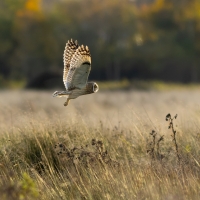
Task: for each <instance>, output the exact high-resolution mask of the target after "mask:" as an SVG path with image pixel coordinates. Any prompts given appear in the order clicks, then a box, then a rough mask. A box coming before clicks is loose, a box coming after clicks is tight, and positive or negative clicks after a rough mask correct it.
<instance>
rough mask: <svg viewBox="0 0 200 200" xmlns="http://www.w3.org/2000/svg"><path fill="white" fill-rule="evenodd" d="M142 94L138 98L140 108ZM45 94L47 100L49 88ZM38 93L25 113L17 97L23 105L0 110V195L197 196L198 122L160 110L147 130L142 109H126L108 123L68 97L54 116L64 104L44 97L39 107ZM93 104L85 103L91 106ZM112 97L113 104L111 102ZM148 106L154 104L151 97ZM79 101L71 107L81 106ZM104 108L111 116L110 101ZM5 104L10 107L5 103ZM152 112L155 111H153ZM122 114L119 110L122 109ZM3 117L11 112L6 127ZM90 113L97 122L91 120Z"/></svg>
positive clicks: (25, 95) (199, 168)
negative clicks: (67, 104) (66, 106)
mask: <svg viewBox="0 0 200 200" xmlns="http://www.w3.org/2000/svg"><path fill="white" fill-rule="evenodd" d="M34 94H35V95H32V93H22V97H23V98H29V100H30V99H32V97H35V96H36V97H37V95H38V93H34ZM121 94H122V95H126V94H125V93H115V98H116V101H118V100H119V99H120V98H121V97H120V95H121ZM15 95H16V94H15ZM31 95H32V97H31ZM101 95H102V96H101V97H99V99H102V100H104V96H103V95H109V94H107V93H105V94H101ZM112 95H113V93H112ZM134 95H136V94H135V93H134ZM137 95H142V94H140V93H139V94H137ZM149 95H150V94H148V96H147V97H148V98H147V100H148V101H147V102H144V104H143V105H144V106H146V107H147V105H149V97H150V96H149ZM157 95H158V96H159V95H163V94H160V93H159V94H154V95H153V97H154V98H155V101H157V100H156V99H159V98H157ZM173 95H174V94H173ZM12 96H13V95H12ZM129 96H130V94H128V96H127V97H129ZM44 97H45V99H47V98H48V95H46V96H45V95H44ZM117 97H118V98H117ZM4 98H6V94H5V97H4ZM91 98H95V97H92V96H91ZM137 98H139V97H137ZM142 98H144V96H143V97H142ZM161 98H164V97H163V96H162V97H161ZM161 98H160V99H161ZM177 98H178V97H177ZM42 99H43V96H40V97H38V98H37V101H33V99H32V101H31V102H32V104H30V103H28V105H29V106H30V105H31V106H30V109H29V111H28V112H27V113H24V108H25V107H26V106H25V105H23V104H21V103H20V101H19V103H18V104H17V105H23V106H22V107H21V110H20V109H19V107H18V109H19V110H18V109H17V107H15V106H14V107H13V108H12V115H10V114H8V113H9V112H6V111H5V110H4V116H1V118H0V120H1V122H3V124H2V125H1V135H0V141H1V142H0V168H1V170H0V176H1V179H0V196H1V197H2V198H1V199H11V200H14V199H48V200H49V199H52V200H53V199H95V200H96V199H199V195H200V190H199V188H200V181H199V180H200V164H199V163H200V155H199V151H200V145H199V142H200V137H199V133H198V124H196V126H192V127H190V126H188V127H184V125H181V124H180V121H178V119H179V118H181V115H179V116H178V118H177V119H176V117H175V118H173V116H171V115H167V116H166V114H167V113H164V114H163V117H162V118H161V119H160V123H158V122H157V123H158V124H154V126H155V127H154V128H155V129H156V130H152V128H151V126H150V125H149V120H148V118H147V117H144V116H143V115H142V112H143V113H144V112H145V111H144V110H142V109H141V108H139V111H140V114H138V115H136V116H134V115H132V118H130V117H127V118H126V117H125V121H121V122H119V121H118V120H119V119H117V121H118V124H112V123H110V124H107V123H106V121H105V120H103V118H99V116H98V115H97V112H95V113H94V114H91V116H89V112H90V113H92V111H91V110H88V112H87V114H88V115H86V116H85V115H84V113H81V112H79V113H76V112H75V111H74V110H73V109H74V108H73V104H72V105H71V108H70V107H69V109H65V110H64V113H65V115H64V114H63V116H62V117H60V116H59V115H58V114H57V112H59V113H60V114H61V110H57V109H59V107H60V106H61V109H63V105H62V104H61V105H60V104H59V105H57V107H56V106H55V104H54V103H52V102H51V101H49V106H50V107H51V108H49V109H48V108H47V107H45V106H42V107H43V108H44V110H43V111H42V112H41V110H40V106H41V104H43V103H44V101H43V100H42ZM126 99H129V98H126ZM178 99H179V98H178ZM16 100H17V95H16ZM131 100H132V99H131ZM179 100H180V99H179ZM8 101H12V100H8ZM91 101H92V100H91ZM99 101H100V100H99ZM109 101H111V99H109ZM86 102H87V101H85V102H84V103H85V104H86ZM124 102H126V101H125V100H124ZM134 102H137V99H135V101H134ZM138 102H141V101H138ZM163 102H164V103H163V105H165V101H163ZM167 102H169V101H167ZM57 103H58V102H57ZM78 103H79V102H77V104H78ZM87 103H88V102H87ZM109 103H110V104H111V102H109ZM77 104H76V105H77ZM93 104H94V102H93V103H92V102H89V104H86V105H90V106H91V107H92V108H93V109H96V107H95V105H93ZM112 104H114V105H113V106H116V107H117V103H116V104H115V103H114V102H113V103H112ZM126 104H127V105H128V103H127V102H126ZM8 105H10V104H8ZM13 105H14V104H13ZM137 105H139V103H137ZM150 105H151V106H152V107H153V108H158V107H159V105H158V103H156V102H155V104H153V103H151V104H150ZM54 106H55V107H54ZM101 106H102V105H101V104H99V105H97V107H101ZM171 106H173V104H171ZM80 107H81V106H80V105H79V106H78V107H77V110H81V109H80ZM175 107H176V106H175ZM175 107H173V108H175ZM103 108H104V109H106V110H107V112H108V113H107V114H108V115H109V113H111V115H110V116H112V117H113V118H117V116H116V115H113V108H112V107H110V108H107V107H104V105H103V106H102V108H101V109H103ZM5 109H6V110H7V111H9V108H8V107H6V108H5ZM51 109H52V110H51ZM123 109H125V108H123ZM166 109H169V108H168V107H167V108H166ZM15 111H16V112H15ZM39 111H40V112H39ZM53 111H54V112H53ZM120 112H121V113H122V111H120ZM129 112H131V111H130V108H129ZM162 112H163V111H162ZM157 113H158V116H159V110H157ZM104 114H105V113H104ZM99 115H101V112H100V110H99ZM105 115H106V114H105ZM128 115H129V113H128V112H126V115H125V116H128ZM187 115H188V116H187V117H188V118H186V119H188V122H190V123H191V120H190V119H189V116H190V113H188V114H187ZM9 116H12V117H13V119H12V123H13V124H14V125H12V126H10V121H9V119H10V118H9ZM16 116H18V117H16ZM20 116H21V117H20ZM64 116H66V117H64ZM122 116H123V115H122ZM154 116H155V115H154ZM165 116H166V119H167V121H165ZM191 116H192V115H191ZM193 116H194V115H193ZM196 116H197V115H196ZM92 117H93V118H96V121H92V120H91V119H93V118H92ZM123 117H124V116H123ZM135 117H136V118H135ZM101 119H102V120H101ZM128 119H129V120H130V122H131V123H130V124H129V125H128V122H127V120H128ZM133 119H134V121H133ZM137 119H138V121H137ZM87 120H88V121H87ZM152 121H153V122H152ZM197 121H198V119H197ZM197 121H196V122H197ZM22 122H23V123H22ZM90 122H91V124H90ZM161 122H163V124H161ZM152 123H154V119H153V118H152V119H151V124H152ZM123 124H125V125H123ZM177 125H178V126H177ZM159 126H162V129H160V128H159ZM169 126H170V127H169ZM164 130H165V131H164ZM175 131H176V133H175ZM175 142H176V143H175ZM176 145H177V147H178V151H177V147H176Z"/></svg>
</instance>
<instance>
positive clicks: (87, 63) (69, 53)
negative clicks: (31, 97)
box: [53, 39, 99, 106]
mask: <svg viewBox="0 0 200 200" xmlns="http://www.w3.org/2000/svg"><path fill="white" fill-rule="evenodd" d="M63 59H64V70H63V82H64V85H65V88H66V91H55V92H54V93H53V97H66V98H67V101H66V102H65V103H64V106H67V105H68V104H69V101H70V99H75V98H77V97H79V96H81V95H85V94H91V93H95V92H98V90H99V86H98V85H97V84H96V83H95V82H87V81H88V76H89V74H90V70H91V54H90V51H89V48H88V46H83V45H81V46H79V45H78V42H77V40H76V41H73V40H72V39H71V40H70V41H69V40H68V42H67V43H66V46H65V50H64V54H63Z"/></svg>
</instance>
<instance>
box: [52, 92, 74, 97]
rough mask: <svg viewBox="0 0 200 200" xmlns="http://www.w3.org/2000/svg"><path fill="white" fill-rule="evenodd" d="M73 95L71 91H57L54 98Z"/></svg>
mask: <svg viewBox="0 0 200 200" xmlns="http://www.w3.org/2000/svg"><path fill="white" fill-rule="evenodd" d="M69 94H71V92H69V91H55V92H54V93H53V94H52V96H53V97H68V95H69Z"/></svg>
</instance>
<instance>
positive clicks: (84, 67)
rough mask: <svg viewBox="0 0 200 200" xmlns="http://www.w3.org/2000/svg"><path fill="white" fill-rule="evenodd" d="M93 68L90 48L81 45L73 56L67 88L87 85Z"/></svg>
mask: <svg viewBox="0 0 200 200" xmlns="http://www.w3.org/2000/svg"><path fill="white" fill-rule="evenodd" d="M90 70H91V55H90V51H89V48H88V47H87V46H86V47H84V46H83V45H82V46H79V47H78V49H76V52H75V53H74V55H73V56H72V59H71V62H70V68H69V70H68V74H67V79H66V80H67V81H66V85H65V86H66V88H67V89H68V90H71V89H74V88H78V89H82V88H84V87H85V85H86V83H87V80H88V76H89V73H90Z"/></svg>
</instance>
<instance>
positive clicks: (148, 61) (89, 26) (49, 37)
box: [0, 0, 200, 87]
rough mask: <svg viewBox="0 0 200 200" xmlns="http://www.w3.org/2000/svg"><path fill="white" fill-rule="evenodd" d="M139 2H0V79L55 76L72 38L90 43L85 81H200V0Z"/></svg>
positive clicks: (45, 79)
mask: <svg viewBox="0 0 200 200" xmlns="http://www.w3.org/2000/svg"><path fill="white" fill-rule="evenodd" d="M138 2H139V1H138ZM138 2H137V1H128V0H111V1H108V0H73V1H72V0H66V1H64V0H63V1H58V0H51V1H50V0H46V1H45V0H43V1H42V0H18V1H16V0H2V1H0V47H1V48H0V84H1V83H2V82H3V81H5V80H16V81H20V80H25V81H27V84H28V85H29V86H34V85H35V84H38V87H40V86H43V85H45V84H46V83H48V82H51V79H52V80H53V79H56V78H60V77H61V76H62V70H63V61H62V57H63V51H64V47H65V43H66V42H67V40H68V39H71V38H73V39H77V40H78V41H79V44H86V45H88V46H89V48H90V51H91V54H92V66H93V68H92V71H91V75H90V79H98V80H120V79H123V78H128V79H160V80H165V81H177V82H198V81H200V1H199V0H182V1H177V0H155V1H145V0H143V1H142V3H138Z"/></svg>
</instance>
